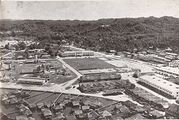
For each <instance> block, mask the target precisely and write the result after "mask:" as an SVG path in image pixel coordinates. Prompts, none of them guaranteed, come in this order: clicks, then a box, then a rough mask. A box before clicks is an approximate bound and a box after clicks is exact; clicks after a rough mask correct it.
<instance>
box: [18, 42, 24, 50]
mask: <svg viewBox="0 0 179 120" xmlns="http://www.w3.org/2000/svg"><path fill="white" fill-rule="evenodd" d="M18 48H19V49H20V50H24V49H25V48H26V44H25V43H24V42H19V43H18Z"/></svg>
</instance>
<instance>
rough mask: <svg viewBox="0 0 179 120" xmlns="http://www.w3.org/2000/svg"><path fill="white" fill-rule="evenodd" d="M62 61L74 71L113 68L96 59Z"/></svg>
mask: <svg viewBox="0 0 179 120" xmlns="http://www.w3.org/2000/svg"><path fill="white" fill-rule="evenodd" d="M64 61H65V62H66V63H67V64H69V65H70V66H72V67H74V68H75V69H76V70H88V69H104V68H115V66H114V65H111V64H109V63H107V62H105V61H103V60H100V59H98V58H76V59H64Z"/></svg>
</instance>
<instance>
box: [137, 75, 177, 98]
mask: <svg viewBox="0 0 179 120" xmlns="http://www.w3.org/2000/svg"><path fill="white" fill-rule="evenodd" d="M138 82H139V83H142V84H143V85H145V86H148V87H149V88H150V87H152V90H156V92H158V93H161V94H162V95H165V96H169V97H170V96H171V97H173V98H177V97H179V85H177V84H174V83H172V82H170V81H167V80H164V79H162V78H159V77H157V76H154V75H145V76H141V77H140V78H139V80H138Z"/></svg>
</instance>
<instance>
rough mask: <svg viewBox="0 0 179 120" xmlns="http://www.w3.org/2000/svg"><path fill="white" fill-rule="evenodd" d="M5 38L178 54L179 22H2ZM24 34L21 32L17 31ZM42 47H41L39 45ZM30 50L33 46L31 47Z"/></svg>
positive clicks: (113, 20)
mask: <svg viewBox="0 0 179 120" xmlns="http://www.w3.org/2000/svg"><path fill="white" fill-rule="evenodd" d="M0 31H1V32H5V31H11V33H10V34H0V36H1V37H5V36H26V37H34V38H35V39H36V40H38V41H39V42H41V43H43V44H45V43H49V42H50V43H57V44H61V43H62V42H63V41H64V40H65V41H66V42H67V43H69V44H72V43H74V44H75V45H77V46H79V47H82V48H89V49H92V50H96V51H108V50H111V49H112V50H116V51H123V50H127V51H131V52H132V51H133V50H134V49H137V50H138V51H140V50H144V49H146V48H149V47H153V48H154V49H155V48H157V47H158V48H166V47H171V48H172V49H173V50H174V51H175V52H179V19H178V18H173V17H161V18H155V17H149V18H122V19H100V20H97V21H78V20H74V21H69V20H57V21H52V20H46V21H43V20H35V21H34V20H33V21H32V20H23V21H20V20H16V21H12V20H1V21H0ZM19 31H23V32H19ZM42 46H43V45H42ZM32 47H33V46H32Z"/></svg>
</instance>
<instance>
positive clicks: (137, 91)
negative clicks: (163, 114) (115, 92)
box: [125, 87, 169, 110]
mask: <svg viewBox="0 0 179 120" xmlns="http://www.w3.org/2000/svg"><path fill="white" fill-rule="evenodd" d="M125 93H126V94H127V95H129V96H131V97H132V98H133V99H134V100H135V101H137V102H139V103H141V104H144V105H149V106H151V107H153V108H156V109H158V110H164V109H165V108H167V107H168V106H169V104H168V102H167V101H165V100H163V99H161V98H159V97H157V96H155V95H153V94H151V93H149V92H148V91H146V90H144V89H142V88H139V87H135V88H134V89H128V90H126V91H125Z"/></svg>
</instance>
